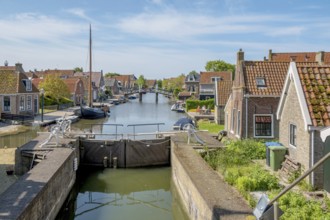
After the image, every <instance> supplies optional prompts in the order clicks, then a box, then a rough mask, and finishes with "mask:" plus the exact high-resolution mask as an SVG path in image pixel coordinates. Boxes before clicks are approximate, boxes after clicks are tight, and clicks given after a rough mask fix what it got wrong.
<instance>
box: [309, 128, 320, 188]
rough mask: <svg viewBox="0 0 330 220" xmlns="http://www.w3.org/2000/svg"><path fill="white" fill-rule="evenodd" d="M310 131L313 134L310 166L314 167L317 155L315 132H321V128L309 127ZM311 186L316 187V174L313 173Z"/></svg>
mask: <svg viewBox="0 0 330 220" xmlns="http://www.w3.org/2000/svg"><path fill="white" fill-rule="evenodd" d="M308 130H309V131H310V133H311V138H310V146H311V152H310V158H311V160H310V163H311V165H310V166H314V162H315V155H314V151H315V144H314V139H315V131H319V130H320V128H318V127H314V126H309V127H308ZM310 178H311V185H312V186H313V187H314V184H315V181H314V172H312V173H311V177H310Z"/></svg>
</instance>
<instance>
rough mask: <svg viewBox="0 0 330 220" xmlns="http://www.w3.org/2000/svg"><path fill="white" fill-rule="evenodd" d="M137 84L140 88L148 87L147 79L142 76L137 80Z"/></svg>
mask: <svg viewBox="0 0 330 220" xmlns="http://www.w3.org/2000/svg"><path fill="white" fill-rule="evenodd" d="M136 83H137V84H138V86H139V88H143V87H144V86H145V85H146V79H145V78H144V76H143V75H140V76H139V78H138V79H137V80H136Z"/></svg>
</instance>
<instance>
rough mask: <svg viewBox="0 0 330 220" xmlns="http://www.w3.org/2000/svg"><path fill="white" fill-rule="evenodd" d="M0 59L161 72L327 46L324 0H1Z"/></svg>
mask: <svg viewBox="0 0 330 220" xmlns="http://www.w3.org/2000/svg"><path fill="white" fill-rule="evenodd" d="M0 5H1V7H0V30H1V31H0V65H3V63H4V61H5V60H8V62H9V65H14V64H15V63H16V62H20V63H22V64H23V68H24V69H25V71H28V70H33V69H38V70H41V69H55V68H57V69H72V68H74V67H83V69H84V70H88V38H89V36H88V34H89V24H90V23H91V24H92V30H93V70H94V71H100V70H103V72H105V73H107V72H117V73H121V74H135V75H136V76H139V75H141V74H142V75H144V76H145V77H146V78H149V79H162V78H167V77H173V76H177V75H179V74H181V73H184V74H187V73H189V72H190V71H192V70H196V71H198V72H199V71H204V70H205V69H204V67H205V64H206V62H207V61H209V60H218V59H221V60H224V61H226V62H229V63H233V64H234V63H235V60H236V53H237V51H238V50H239V49H240V48H242V49H243V51H244V52H245V59H246V60H262V59H263V57H264V56H267V55H268V50H269V49H272V50H273V52H309V51H315V52H316V51H321V50H323V51H329V40H330V13H329V10H330V1H327V0H323V1H322V0H313V1H307V0H276V1H274V0H263V1H262V0H94V1H91V0H89V1H87V0H56V1H55V0H52V1H51V0H38V1H37V0H28V1H27V0H0Z"/></svg>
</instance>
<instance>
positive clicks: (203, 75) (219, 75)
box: [199, 71, 232, 100]
mask: <svg viewBox="0 0 330 220" xmlns="http://www.w3.org/2000/svg"><path fill="white" fill-rule="evenodd" d="M220 80H226V81H228V80H229V81H230V80H232V72H230V71H222V72H200V81H199V99H200V100H206V99H213V98H214V95H215V82H216V81H220Z"/></svg>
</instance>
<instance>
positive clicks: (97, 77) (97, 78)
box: [74, 72, 102, 87]
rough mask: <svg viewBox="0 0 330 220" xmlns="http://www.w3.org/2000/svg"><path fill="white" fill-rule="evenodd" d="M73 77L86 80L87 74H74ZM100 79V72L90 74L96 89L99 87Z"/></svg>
mask: <svg viewBox="0 0 330 220" xmlns="http://www.w3.org/2000/svg"><path fill="white" fill-rule="evenodd" d="M74 76H75V77H84V78H88V77H89V72H76V73H74ZM101 78H102V72H92V82H94V83H95V86H96V87H100V83H101Z"/></svg>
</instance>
